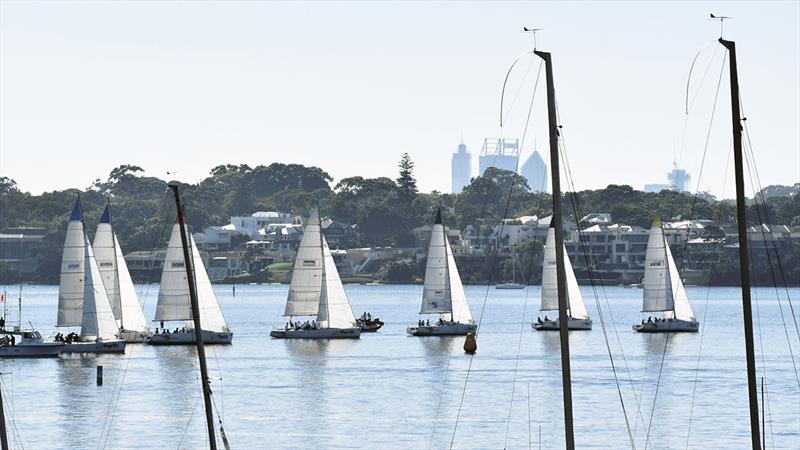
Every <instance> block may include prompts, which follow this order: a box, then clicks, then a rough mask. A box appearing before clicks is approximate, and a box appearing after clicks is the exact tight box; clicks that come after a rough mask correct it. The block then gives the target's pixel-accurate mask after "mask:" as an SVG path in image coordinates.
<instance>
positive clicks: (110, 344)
mask: <svg viewBox="0 0 800 450" xmlns="http://www.w3.org/2000/svg"><path fill="white" fill-rule="evenodd" d="M61 353H125V341H123V340H122V339H115V340H112V341H90V342H73V343H72V344H65V345H64V348H63V350H62V351H61Z"/></svg>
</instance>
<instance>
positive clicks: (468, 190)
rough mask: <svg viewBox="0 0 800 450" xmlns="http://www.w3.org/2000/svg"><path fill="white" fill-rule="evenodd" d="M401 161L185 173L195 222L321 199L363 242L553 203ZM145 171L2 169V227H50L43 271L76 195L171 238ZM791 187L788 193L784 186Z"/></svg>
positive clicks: (495, 174) (624, 217)
mask: <svg viewBox="0 0 800 450" xmlns="http://www.w3.org/2000/svg"><path fill="white" fill-rule="evenodd" d="M398 166H399V170H398V176H397V178H396V179H390V178H386V177H379V178H364V177H361V176H354V177H348V178H344V179H342V180H339V181H338V182H337V183H336V184H332V182H333V178H332V177H331V176H330V175H329V174H328V173H327V172H325V171H324V170H323V169H321V168H319V167H307V166H303V165H298V164H281V163H273V164H270V165H267V166H264V165H258V166H255V167H250V166H248V165H246V164H240V165H231V164H227V165H219V166H216V167H214V168H212V169H211V171H210V173H209V176H208V177H206V178H205V179H203V180H202V181H200V182H199V183H197V184H187V183H181V182H179V181H178V183H179V184H180V185H181V192H182V195H183V200H184V202H185V203H186V208H187V217H188V222H189V225H190V228H191V229H192V230H193V231H200V230H202V229H203V228H205V227H206V226H209V225H224V224H227V223H229V220H230V216H234V215H249V214H251V213H253V212H254V211H264V210H277V211H285V212H291V213H294V214H301V215H304V214H306V213H307V211H308V210H309V208H310V207H311V206H312V205H319V207H320V209H321V212H322V214H323V215H326V216H330V217H331V218H333V219H334V220H337V221H340V222H343V223H346V224H348V225H354V226H355V228H356V229H357V231H358V242H357V243H356V242H352V243H351V244H352V245H356V244H358V245H359V246H389V245H393V246H406V245H412V244H413V243H414V236H413V229H414V228H416V227H418V226H420V225H423V224H428V223H431V222H432V220H433V216H434V214H435V212H436V210H437V208H440V207H441V208H442V212H443V216H444V220H445V223H446V224H448V225H449V226H451V227H457V228H461V229H463V228H464V227H466V226H467V225H472V226H474V227H475V229H476V230H479V232H480V233H484V234H487V235H488V233H489V232H490V229H491V228H492V227H494V226H495V225H497V224H498V223H500V221H501V220H502V218H504V217H509V218H511V217H519V216H521V215H538V216H540V217H543V216H546V215H549V214H550V213H551V210H552V197H551V196H550V195H549V194H546V193H531V192H529V191H528V186H527V181H526V180H525V178H524V177H522V176H519V175H516V174H514V173H513V172H509V171H505V170H501V169H495V168H490V169H488V170H487V171H486V172H485V173H484V174H483V175H482V176H479V177H476V178H474V179H473V180H472V181H471V183H470V185H469V186H467V187H465V189H464V190H463V192H461V193H460V194H446V193H441V192H437V191H433V192H430V193H421V192H418V189H417V186H416V180H415V178H414V164H413V162H412V161H411V159H410V158H409V157H408V155H407V154H406V155H404V156H403V158H402V159H401V161H400V162H399V164H398ZM143 172H144V170H143V169H142V168H141V167H138V166H134V165H122V166H119V167H117V168H115V169H114V170H112V171H111V173H110V174H109V176H108V177H107V178H106V179H105V180H101V179H98V180H95V181H94V182H93V183H92V185H91V186H90V187H88V188H86V189H74V188H72V189H65V190H62V191H53V192H45V193H43V194H41V195H32V194H30V193H27V192H22V191H20V190H19V189H18V188H17V185H16V182H15V181H14V180H12V179H10V178H6V177H0V229H3V228H7V227H16V226H30V227H44V228H47V229H48V234H47V236H46V237H45V239H44V244H43V247H42V250H41V253H40V257H39V260H40V261H39V271H38V274H37V280H38V281H53V280H54V279H56V278H57V274H58V272H59V266H60V260H61V246H62V244H63V240H64V234H65V230H66V223H67V218H68V215H69V212H70V210H71V208H72V204H73V202H74V200H75V198H76V196H77V195H80V196H81V200H82V204H83V208H84V219H85V221H86V223H87V225H88V229H89V230H90V231H89V232H90V237H91V233H93V230H94V228H95V224H96V223H97V221H98V220H99V217H100V214H101V213H102V209H103V207H104V206H105V205H106V203H107V202H108V201H110V202H111V205H112V217H113V221H114V227H115V230H116V231H117V234H118V236H119V239H120V241H121V245H122V246H123V248H124V250H125V251H126V252H132V251H137V250H152V249H154V248H160V247H163V246H164V244H165V242H164V241H165V239H166V234H167V233H166V231H167V230H168V227H169V225H170V224H171V223H172V222H173V220H174V217H175V210H174V203H173V202H172V200H171V199H170V197H169V196H168V195H167V183H168V182H167V180H163V179H160V178H156V177H149V176H143ZM173 182H176V181H173ZM786 189H788V190H789V195H788V196H781V195H776V193H784V192H785V191H786ZM767 190H769V192H768V193H769V194H770V195H769V196H767V195H765V196H764V197H766V201H765V203H764V204H763V205H762V207H759V208H758V209H756V207H755V205H753V206H751V211H749V220H750V221H751V222H752V223H760V222H762V221H763V222H767V223H773V224H774V223H780V224H787V225H789V224H792V225H800V195H798V194H797V191H798V190H800V183H798V184H797V185H795V186H792V187H774V186H771V187H769V188H766V189H765V190H764V191H767ZM792 192H794V193H793V194H792ZM561 201H562V209H563V211H564V212H565V214H566V215H568V216H569V218H570V219H571V220H573V221H577V220H579V219H580V217H581V216H582V215H583V214H587V213H590V212H607V213H610V214H612V215H613V218H614V220H615V221H616V222H619V223H625V224H629V225H640V226H642V227H649V226H650V223H651V221H652V219H653V218H654V217H655V216H660V217H661V218H662V219H663V220H671V219H674V218H683V219H688V218H695V219H698V218H705V219H713V220H718V221H719V223H720V224H722V225H726V224H730V223H734V222H735V206H734V204H733V203H732V202H731V201H716V199H714V198H713V197H711V196H709V195H701V196H692V195H688V194H684V193H679V192H674V191H662V192H659V193H645V192H642V191H637V190H634V189H633V188H631V187H630V186H625V185H610V186H608V187H606V188H605V189H597V190H585V191H580V192H577V193H568V194H566V195H564V196H562V199H561ZM751 203H752V202H751ZM347 244H348V243H345V245H347ZM3 273H6V276H5V277H4V278H7V277H8V276H9V275H8V274H7V270H4V269H3V267H0V277H3ZM6 281H12V280H6Z"/></svg>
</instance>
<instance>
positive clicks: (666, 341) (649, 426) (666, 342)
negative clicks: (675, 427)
mask: <svg viewBox="0 0 800 450" xmlns="http://www.w3.org/2000/svg"><path fill="white" fill-rule="evenodd" d="M670 335H671V333H667V335H666V337H665V338H664V350H663V351H662V352H661V364H659V367H658V378H657V379H656V392H655V394H653V405H652V407H651V408H650V421H649V422H648V424H647V439H645V442H644V450H647V447H648V446H649V445H650V432H652V431H653V416H654V415H655V412H656V402H657V401H658V388H659V386H661V373H662V372H663V371H664V359H665V358H666V356H667V346H668V345H669V338H670Z"/></svg>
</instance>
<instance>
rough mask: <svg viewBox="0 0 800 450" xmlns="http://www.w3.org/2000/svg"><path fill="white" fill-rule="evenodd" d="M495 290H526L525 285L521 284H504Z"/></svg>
mask: <svg viewBox="0 0 800 450" xmlns="http://www.w3.org/2000/svg"><path fill="white" fill-rule="evenodd" d="M494 288H495V289H525V285H524V284H519V283H502V284H498V285H497V286H495V287H494Z"/></svg>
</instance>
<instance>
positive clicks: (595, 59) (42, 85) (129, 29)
mask: <svg viewBox="0 0 800 450" xmlns="http://www.w3.org/2000/svg"><path fill="white" fill-rule="evenodd" d="M224 5H225V6H224V7H222V4H219V3H206V2H197V3H191V2H186V3H183V2H178V3H157V2H146V3H125V2H109V3H80V2H60V3H55V4H54V3H45V2H9V1H4V2H2V3H0V176H7V177H10V178H13V179H15V180H16V181H17V182H18V184H19V186H20V188H21V189H22V190H26V191H30V192H32V193H40V192H42V191H48V190H54V189H64V188H67V187H76V188H85V187H87V186H89V185H90V184H91V183H92V182H93V181H94V180H95V179H96V178H105V177H106V176H107V174H108V173H109V171H110V170H111V169H112V168H113V167H116V166H118V165H120V164H126V163H128V164H137V165H140V166H142V167H144V168H145V169H146V173H147V174H148V175H153V176H159V177H162V178H178V179H180V180H183V181H187V182H196V181H198V180H199V179H201V178H203V177H204V176H206V175H207V174H208V171H209V170H210V169H211V168H212V167H213V166H215V165H217V164H224V163H235V164H239V163H246V164H250V165H258V164H269V163H271V162H276V161H277V162H287V163H288V162H292V163H300V164H305V165H315V166H318V167H321V168H322V169H324V170H326V171H327V172H328V173H330V174H331V175H332V176H333V177H334V179H335V180H338V179H341V178H343V177H347V176H355V175H360V176H364V177H376V176H389V177H395V176H396V171H397V167H396V166H397V162H398V160H399V158H400V156H401V154H402V153H403V152H408V153H410V155H411V157H412V159H413V160H414V162H415V163H416V167H415V173H416V176H417V179H418V182H419V188H420V190H421V191H424V192H427V191H431V190H439V191H443V192H449V191H450V177H449V172H450V158H451V155H452V153H453V152H454V151H456V148H457V145H458V144H459V142H461V140H462V139H463V141H464V143H465V144H466V145H467V146H468V148H469V150H470V151H471V152H472V154H473V158H474V161H473V167H474V168H477V154H478V153H479V151H480V146H481V143H482V142H483V139H484V138H487V137H501V136H503V137H511V138H522V130H523V126H524V119H525V112H526V109H527V105H526V104H525V103H526V102H527V100H520V101H519V102H517V103H515V102H514V101H513V99H514V98H516V96H518V97H519V98H520V99H526V98H529V96H528V95H526V94H525V90H526V89H530V88H531V86H532V83H533V80H534V79H535V74H536V71H537V69H538V64H539V63H538V61H535V62H533V63H532V64H531V61H533V60H531V59H524V60H523V61H522V62H521V63H520V64H519V65H518V68H517V69H516V72H515V73H514V74H513V75H512V77H511V79H510V81H509V93H507V98H506V101H507V102H508V104H512V105H513V107H511V108H509V109H508V110H507V121H508V122H507V125H506V127H505V129H503V130H501V129H500V128H499V103H500V88H501V86H502V81H503V77H504V76H505V73H506V70H507V69H508V67H509V65H510V64H511V62H512V61H513V60H514V59H515V58H517V57H518V56H519V55H520V54H522V53H523V52H526V51H529V50H531V48H532V42H531V36H530V35H525V34H522V33H520V30H521V29H522V27H523V26H525V25H527V26H537V27H541V28H544V30H543V31H541V32H540V33H539V34H538V35H537V41H538V46H539V48H541V49H544V50H548V51H552V52H553V54H554V62H555V72H556V78H557V89H558V94H559V110H560V114H561V119H562V124H563V125H564V133H565V137H566V142H567V144H568V146H567V150H568V156H569V158H570V162H571V168H572V174H573V176H574V181H575V185H576V187H577V188H578V189H585V188H600V187H604V186H606V185H608V184H629V185H631V186H633V187H635V188H637V189H642V188H643V185H644V184H646V183H665V182H666V174H667V172H668V171H669V170H671V169H672V166H673V162H675V163H676V164H678V166H680V167H681V168H683V169H686V170H687V171H688V172H689V173H690V174H691V175H692V181H691V186H690V190H691V191H694V190H695V189H696V188H697V187H698V186H699V188H700V190H708V191H710V192H712V193H714V194H716V195H723V196H725V197H730V196H731V192H732V186H731V184H730V177H729V176H728V177H727V178H726V174H725V173H726V172H725V167H726V162H725V161H726V157H727V153H728V147H729V137H728V136H729V127H730V123H729V121H728V120H726V117H727V116H726V115H727V114H728V113H727V111H729V109H728V107H727V102H726V101H720V102H719V103H720V105H719V107H718V109H717V118H716V119H715V122H714V127H713V131H714V132H713V133H712V139H711V142H710V144H709V152H708V156H707V159H706V166H705V171H704V174H703V177H702V179H700V178H699V177H698V173H699V168H700V164H701V161H702V153H703V146H704V139H705V133H706V131H707V127H708V120H709V111H710V109H711V107H712V105H713V94H714V88H715V85H716V82H717V77H718V74H719V71H720V68H721V58H722V54H723V52H722V51H718V50H717V51H715V50H713V45H716V44H712V46H711V47H709V48H708V49H707V50H706V51H704V53H703V54H702V55H701V58H700V59H699V60H698V68H697V69H696V70H697V73H696V77H697V78H696V79H695V82H696V83H698V84H695V85H694V86H693V87H692V88H693V90H692V97H693V96H694V95H695V91H694V88H697V89H698V91H697V93H699V94H698V96H697V100H696V102H695V105H696V107H695V108H694V109H693V111H692V114H691V115H690V117H689V119H688V120H687V121H686V123H687V124H688V130H689V131H688V132H687V133H686V138H685V139H684V137H683V127H684V119H685V114H684V102H685V90H686V79H687V75H688V72H689V67H690V65H691V62H692V58H694V56H695V54H696V53H697V51H698V50H699V48H700V46H701V45H702V43H703V42H708V41H712V40H714V39H716V38H717V37H718V36H719V24H718V23H715V22H712V21H709V20H708V14H709V12H715V11H716V12H718V13H724V14H727V15H730V16H733V17H734V19H732V20H730V21H728V22H726V24H725V36H726V37H730V38H732V39H736V40H737V42H738V45H739V56H740V60H741V61H740V72H741V75H740V80H741V85H742V90H743V93H744V95H745V103H744V105H743V107H744V108H745V112H746V114H747V118H748V126H749V130H750V132H751V137H752V139H753V147H754V153H755V156H756V159H757V163H758V168H759V172H760V176H761V180H762V182H763V183H764V185H769V184H793V183H795V182H797V181H798V180H800V151H798V149H799V148H800V130H798V126H797V124H798V123H800V109H799V108H798V104H800V87H799V86H800V80H798V73H800V31H799V29H798V27H797V23H798V22H799V21H800V6H799V4H798V3H797V2H769V3H766V2H759V3H678V4H667V3H663V4H653V3H647V4H632V3H627V2H626V3H616V4H614V3H612V4H605V3H604V4H586V3H582V4H581V7H580V8H574V6H575V5H574V4H570V3H560V2H559V3H547V2H543V3H533V4H524V3H501V4H497V3H492V4H489V3H435V4H428V3H410V4H409V3H379V4H373V3H370V4H365V3H324V4H314V5H313V7H312V5H311V4H307V3H298V4H294V3H254V2H238V3H225V4H224ZM712 55H713V57H714V58H715V59H714V60H713V61H712V60H711V58H712ZM704 74H705V75H704ZM701 79H703V80H704V81H703V84H702V85H701V84H699V82H700V80H701ZM542 82H543V80H542ZM540 87H541V82H540ZM726 89H727V81H725V80H723V84H722V88H721V92H722V94H721V97H722V98H723V99H725V97H724V96H725V95H726V94H725V93H726ZM756 92H757V93H758V95H757V96H756V95H747V94H748V93H750V94H753V93H756ZM544 100H545V97H544V95H543V90H542V91H539V94H537V97H536V101H535V106H534V110H533V111H534V114H533V118H532V123H531V126H530V129H529V132H528V136H527V139H526V140H525V142H524V145H523V148H522V158H523V160H524V159H525V158H527V156H528V155H529V154H530V153H531V151H532V150H533V146H534V141H536V142H537V143H538V149H539V151H540V153H541V154H542V156H543V157H544V158H545V162H548V160H547V158H548V152H547V135H546V131H545V130H546V129H545V120H544V117H545V115H544V113H543V111H544V110H543V108H544V103H545V102H544ZM475 170H476V169H475ZM167 172H171V173H173V174H174V175H172V176H168V175H167ZM475 175H477V173H473V176H475ZM726 179H727V180H728V182H727V186H723V180H726ZM698 180H699V185H697V184H696V183H697V181H698Z"/></svg>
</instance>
